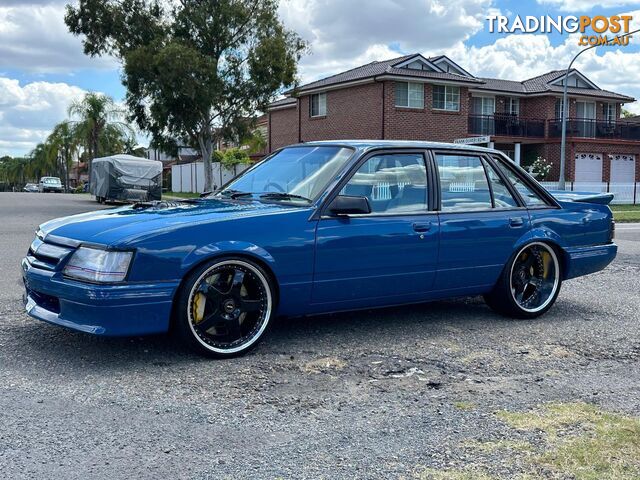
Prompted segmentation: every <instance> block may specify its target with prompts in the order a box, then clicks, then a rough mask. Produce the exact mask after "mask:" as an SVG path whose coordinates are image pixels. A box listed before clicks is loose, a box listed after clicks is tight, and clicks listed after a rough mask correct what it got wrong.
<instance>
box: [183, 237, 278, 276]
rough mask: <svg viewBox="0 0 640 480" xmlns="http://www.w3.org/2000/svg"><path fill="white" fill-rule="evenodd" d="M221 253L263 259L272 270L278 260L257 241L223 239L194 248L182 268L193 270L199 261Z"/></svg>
mask: <svg viewBox="0 0 640 480" xmlns="http://www.w3.org/2000/svg"><path fill="white" fill-rule="evenodd" d="M221 255H246V256H250V257H253V258H255V259H256V260H261V261H262V262H264V263H266V264H267V265H268V266H269V267H270V268H271V269H272V270H275V269H276V261H275V259H274V258H273V256H272V255H271V254H270V253H269V252H267V251H266V250H265V249H264V248H262V247H260V246H258V245H256V244H255V243H251V242H246V241H237V240H222V241H219V242H213V243H210V244H208V245H202V246H200V247H198V248H196V249H194V250H192V251H191V252H190V253H189V254H188V255H187V256H186V257H184V259H183V260H182V270H183V271H188V270H191V269H192V268H193V267H194V266H195V265H197V264H198V263H200V262H202V261H204V260H208V259H211V258H213V257H216V256H221Z"/></svg>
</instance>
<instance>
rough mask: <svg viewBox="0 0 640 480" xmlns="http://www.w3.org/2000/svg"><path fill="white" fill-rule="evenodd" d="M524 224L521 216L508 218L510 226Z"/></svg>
mask: <svg viewBox="0 0 640 480" xmlns="http://www.w3.org/2000/svg"><path fill="white" fill-rule="evenodd" d="M523 225H524V220H523V218H522V217H511V218H510V219H509V226H510V227H521V226H523Z"/></svg>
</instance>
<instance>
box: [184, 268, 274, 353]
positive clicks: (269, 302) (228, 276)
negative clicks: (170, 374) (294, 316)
mask: <svg viewBox="0 0 640 480" xmlns="http://www.w3.org/2000/svg"><path fill="white" fill-rule="evenodd" d="M273 292H274V288H273V281H272V280H271V278H270V276H269V274H268V273H267V272H265V271H264V269H262V268H261V267H260V266H259V265H257V264H255V263H253V262H251V261H249V260H247V259H245V258H238V257H228V258H222V259H217V260H213V261H211V262H208V263H206V264H204V265H202V266H201V267H199V268H197V269H196V270H195V271H194V272H192V273H191V274H190V275H189V276H188V277H187V278H186V279H185V281H184V282H183V285H182V287H181V289H180V291H179V292H178V297H177V303H176V309H175V318H174V320H175V322H176V323H175V330H176V333H177V334H178V336H179V337H180V338H181V340H182V341H183V342H184V343H185V344H186V345H187V346H188V347H189V348H191V349H192V350H194V351H195V352H197V353H199V354H201V355H206V356H209V357H216V358H228V357H234V356H238V355H242V354H245V353H247V352H248V351H249V350H251V349H252V348H254V347H255V346H256V345H257V344H258V341H259V340H260V338H261V337H262V336H263V335H264V334H265V332H266V330H267V327H268V326H269V321H270V320H271V317H272V315H273V310H274V293H273Z"/></svg>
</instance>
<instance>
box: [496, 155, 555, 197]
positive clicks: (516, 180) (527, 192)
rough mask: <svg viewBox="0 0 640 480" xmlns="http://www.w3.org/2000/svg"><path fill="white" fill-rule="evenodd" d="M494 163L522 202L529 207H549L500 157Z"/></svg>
mask: <svg viewBox="0 0 640 480" xmlns="http://www.w3.org/2000/svg"><path fill="white" fill-rule="evenodd" d="M493 160H494V162H495V163H496V164H497V165H498V169H499V170H500V171H501V172H502V173H503V174H504V176H505V177H507V180H508V181H509V183H511V185H513V187H514V188H515V189H516V190H517V191H518V193H519V194H520V196H521V197H522V200H523V201H524V203H525V204H526V206H527V207H540V206H545V205H548V204H547V202H546V201H545V200H544V199H543V198H542V197H540V195H538V194H537V193H536V192H535V191H534V190H532V189H531V188H530V187H529V186H527V185H526V184H525V183H524V180H523V179H521V178H520V176H519V175H517V174H516V173H515V172H514V171H513V170H511V169H510V168H509V167H507V166H506V165H505V164H504V160H503V159H501V158H498V157H493Z"/></svg>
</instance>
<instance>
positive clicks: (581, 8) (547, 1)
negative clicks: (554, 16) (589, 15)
mask: <svg viewBox="0 0 640 480" xmlns="http://www.w3.org/2000/svg"><path fill="white" fill-rule="evenodd" d="M536 1H537V3H539V4H540V5H546V6H550V7H553V8H557V9H558V10H561V11H563V12H587V11H589V10H592V9H594V8H600V9H603V8H616V7H626V6H628V5H634V6H635V5H637V4H638V0H600V1H598V2H593V1H590V0H536Z"/></svg>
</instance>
